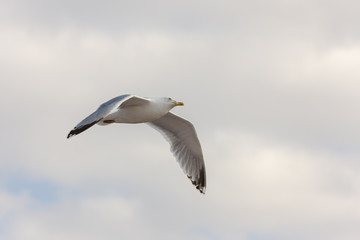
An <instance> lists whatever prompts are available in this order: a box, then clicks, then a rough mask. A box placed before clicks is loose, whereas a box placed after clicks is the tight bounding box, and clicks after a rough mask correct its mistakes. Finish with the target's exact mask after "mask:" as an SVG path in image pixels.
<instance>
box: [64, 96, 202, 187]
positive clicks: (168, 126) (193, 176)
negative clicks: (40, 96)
mask: <svg viewBox="0 0 360 240" xmlns="http://www.w3.org/2000/svg"><path fill="white" fill-rule="evenodd" d="M183 105H184V103H182V102H177V101H175V100H172V99H171V98H165V97H161V98H147V97H146V98H145V97H139V96H135V95H130V94H126V95H121V96H119V97H115V98H113V99H111V100H109V101H107V102H105V103H103V104H101V105H100V107H99V108H98V109H97V110H96V111H95V112H94V113H92V114H91V115H89V116H88V117H87V118H85V119H84V120H82V121H81V122H80V123H79V124H78V125H76V127H74V129H73V130H71V131H70V133H69V134H68V135H67V138H70V137H72V136H74V135H77V134H79V133H81V132H83V131H85V130H86V129H88V128H90V127H91V126H93V125H94V124H99V125H108V124H111V123H147V124H148V125H150V126H151V127H153V128H155V129H156V130H158V131H159V132H160V133H161V134H162V135H163V136H164V137H165V139H166V140H167V141H168V142H169V143H170V145H171V148H170V150H171V152H172V153H173V154H174V156H175V158H176V160H177V161H178V163H179V164H180V167H181V168H182V169H183V171H184V172H185V174H186V175H187V176H188V178H189V179H190V180H191V182H192V184H194V185H195V186H196V188H197V189H198V190H199V191H200V192H201V193H203V194H205V189H206V172H205V163H204V158H203V154H202V150H201V145H200V142H199V139H198V137H197V134H196V131H195V128H194V126H193V125H192V123H191V122H189V121H187V120H185V119H183V118H181V117H179V116H176V115H175V114H173V113H171V112H169V111H170V110H171V109H172V108H173V107H175V106H183Z"/></svg>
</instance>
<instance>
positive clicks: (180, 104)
mask: <svg viewBox="0 0 360 240" xmlns="http://www.w3.org/2000/svg"><path fill="white" fill-rule="evenodd" d="M174 103H175V105H176V106H184V103H183V102H177V101H175V102H174Z"/></svg>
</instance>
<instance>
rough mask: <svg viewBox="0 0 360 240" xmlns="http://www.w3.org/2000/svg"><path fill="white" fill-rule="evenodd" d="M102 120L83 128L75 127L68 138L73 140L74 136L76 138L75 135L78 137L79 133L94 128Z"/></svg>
mask: <svg viewBox="0 0 360 240" xmlns="http://www.w3.org/2000/svg"><path fill="white" fill-rule="evenodd" d="M100 120H101V119H100ZM100 120H98V121H94V122H92V123H89V124H86V125H83V126H80V127H75V128H74V129H73V130H71V131H70V132H69V134H68V135H67V138H71V137H72V136H75V135H78V134H79V133H81V132H83V131H85V130H86V129H88V128H89V127H92V126H93V125H94V124H96V123H97V122H99V121H100Z"/></svg>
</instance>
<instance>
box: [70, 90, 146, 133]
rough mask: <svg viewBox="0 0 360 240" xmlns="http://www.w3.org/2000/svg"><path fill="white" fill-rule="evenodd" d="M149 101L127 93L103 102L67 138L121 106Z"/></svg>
mask: <svg viewBox="0 0 360 240" xmlns="http://www.w3.org/2000/svg"><path fill="white" fill-rule="evenodd" d="M145 102H148V100H146V99H145V98H141V97H137V96H135V95H130V94H125V95H121V96H118V97H115V98H113V99H111V100H109V101H107V102H105V103H103V104H101V105H100V106H99V107H98V109H97V110H96V111H95V112H93V113H92V114H90V115H89V116H88V117H86V118H85V119H84V120H82V121H81V122H80V123H79V124H78V125H76V126H75V127H74V129H73V130H71V131H70V133H69V134H68V135H67V138H70V137H72V136H74V135H77V134H79V133H81V132H83V131H85V130H86V129H88V128H90V127H92V126H93V125H95V124H96V123H98V122H99V121H101V120H102V119H103V118H105V117H106V116H107V115H109V114H111V113H113V112H114V111H117V110H118V109H119V108H120V107H121V108H125V107H129V106H134V105H139V104H142V103H145Z"/></svg>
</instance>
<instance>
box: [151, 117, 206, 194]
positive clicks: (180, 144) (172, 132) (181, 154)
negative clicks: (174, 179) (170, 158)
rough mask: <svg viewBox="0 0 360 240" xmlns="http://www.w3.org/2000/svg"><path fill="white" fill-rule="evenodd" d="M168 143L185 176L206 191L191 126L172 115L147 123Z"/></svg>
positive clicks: (200, 156) (200, 153)
mask: <svg viewBox="0 0 360 240" xmlns="http://www.w3.org/2000/svg"><path fill="white" fill-rule="evenodd" d="M148 124H149V125H150V126H151V127H153V128H155V129H156V130H158V131H159V132H160V133H161V134H162V135H163V136H164V137H165V139H166V140H167V141H168V142H169V143H170V146H171V148H170V150H171V152H172V153H173V154H174V156H175V158H176V160H177V161H178V163H179V164H180V167H181V168H182V169H183V171H184V172H185V174H186V175H187V176H188V178H189V179H190V180H191V182H192V183H193V184H194V185H195V186H196V188H197V189H198V190H199V191H200V192H201V193H205V189H206V171H205V163H204V158H203V154H202V150H201V145H200V142H199V139H198V137H197V134H196V131H195V128H194V126H193V124H192V123H191V122H189V121H187V120H185V119H183V118H181V117H179V116H177V115H175V114H173V113H170V112H169V113H167V114H166V115H165V116H163V117H161V118H159V119H157V120H155V121H152V122H148Z"/></svg>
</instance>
